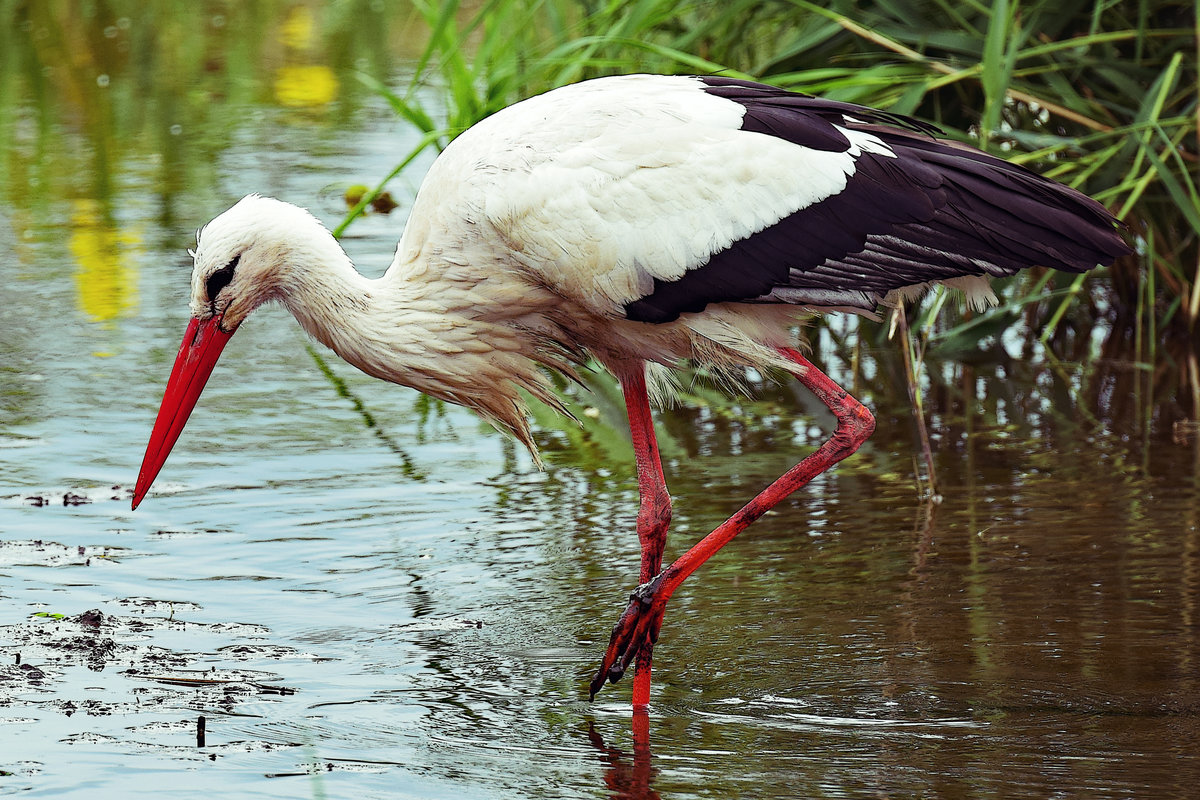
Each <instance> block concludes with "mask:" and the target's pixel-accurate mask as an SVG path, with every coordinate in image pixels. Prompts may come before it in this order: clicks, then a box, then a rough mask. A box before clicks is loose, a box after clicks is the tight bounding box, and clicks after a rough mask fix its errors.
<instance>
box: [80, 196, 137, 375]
mask: <svg viewBox="0 0 1200 800" xmlns="http://www.w3.org/2000/svg"><path fill="white" fill-rule="evenodd" d="M141 242H142V240H141V237H140V236H139V235H137V234H134V233H129V232H126V231H121V230H119V229H118V228H117V227H116V225H115V224H113V221H112V220H111V219H110V218H109V217H108V216H107V215H106V214H105V213H104V211H103V208H102V206H101V204H100V203H99V202H97V201H95V200H88V199H78V200H72V201H71V232H70V234H69V237H68V241H67V244H68V247H69V248H70V251H71V255H72V256H74V258H75V292H76V297H77V298H78V302H79V307H80V309H82V310H83V312H84V313H85V314H87V315H88V316H89V317H90V318H91V319H92V320H93V321H95V322H108V323H111V322H112V321H113V320H115V319H117V318H118V317H121V316H124V315H125V314H127V313H128V312H129V311H131V310H132V309H133V308H134V307H136V305H137V272H136V271H135V270H134V269H133V268H132V267H131V266H130V263H129V261H130V259H129V255H130V253H131V251H132V250H133V249H134V248H136V247H137V246H138V245H140V244H141ZM94 355H99V356H104V355H110V354H109V353H95V354H94Z"/></svg>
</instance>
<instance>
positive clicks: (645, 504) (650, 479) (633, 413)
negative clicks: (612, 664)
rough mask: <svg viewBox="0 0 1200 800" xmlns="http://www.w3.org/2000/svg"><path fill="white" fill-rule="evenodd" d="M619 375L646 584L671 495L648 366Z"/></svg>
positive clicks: (638, 681) (638, 695)
mask: <svg viewBox="0 0 1200 800" xmlns="http://www.w3.org/2000/svg"><path fill="white" fill-rule="evenodd" d="M620 377H621V388H622V389H623V390H624V392H625V408H626V410H627V411H628V412H629V431H630V434H631V435H632V438H633V454H634V458H635V459H636V461H637V477H638V493H639V494H640V495H641V505H640V506H639V507H638V517H637V532H638V541H639V542H640V543H641V545H642V570H641V577H640V578H639V582H640V583H646V582H647V581H649V580H650V579H651V578H653V577H654V576H655V575H657V574H658V571H659V570H660V569H662V555H663V546H664V545H665V544H666V541H667V526H669V525H670V524H671V495H670V493H669V492H668V491H667V481H666V478H664V477H663V469H662V458H661V457H660V456H659V453H658V439H657V438H655V435H654V419H653V418H652V417H651V415H650V399H649V397H648V396H647V395H646V367H645V365H644V364H640V363H639V364H638V365H637V366H636V367H635V368H633V369H630V370H629V371H628V372H627V373H625V374H623V375H621V376H620ZM653 652H654V645H653V644H652V643H648V644H647V645H645V646H643V647H642V648H641V650H640V651H639V653H638V657H637V669H636V671H635V673H634V679H633V705H634V707H635V708H638V707H642V706H645V705H647V704H648V703H649V702H650V662H651V659H652V656H653ZM593 694H595V693H594V692H593Z"/></svg>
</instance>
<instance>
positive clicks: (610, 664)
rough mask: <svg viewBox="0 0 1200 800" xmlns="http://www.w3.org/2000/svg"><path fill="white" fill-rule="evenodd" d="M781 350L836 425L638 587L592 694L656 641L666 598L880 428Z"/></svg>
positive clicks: (848, 398) (842, 394)
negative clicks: (821, 440)
mask: <svg viewBox="0 0 1200 800" xmlns="http://www.w3.org/2000/svg"><path fill="white" fill-rule="evenodd" d="M779 352H780V353H781V354H783V355H784V356H785V357H786V358H787V359H788V360H789V361H791V362H792V363H794V364H795V365H796V367H797V369H794V370H793V374H795V376H796V377H797V378H798V379H799V380H800V383H802V384H803V385H804V386H806V387H808V389H809V390H810V391H812V393H813V394H815V395H816V396H817V397H818V398H819V399H820V400H821V402H822V403H824V404H825V405H826V406H827V407H828V408H829V410H830V411H832V412H833V413H834V416H836V417H837V430H836V431H834V433H833V436H831V437H830V438H829V440H828V441H826V442H825V443H824V444H822V445H821V446H820V447H819V448H817V450H816V452H814V453H812V454H811V455H809V456H808V457H807V458H805V459H804V460H803V461H801V462H800V463H799V464H797V465H796V466H794V467H792V468H791V469H790V470H788V471H787V472H785V473H784V474H783V475H782V476H781V477H780V478H779V479H777V480H776V481H775V482H774V483H772V484H771V485H770V486H768V487H767V488H766V489H763V490H762V491H761V492H760V493H759V494H758V496H756V497H755V498H754V499H753V500H751V501H750V502H749V503H747V504H746V505H745V506H743V507H742V509H741V510H740V511H738V512H737V513H736V514H734V515H733V516H732V517H730V518H729V519H728V520H726V521H725V522H723V523H722V524H721V525H720V526H718V527H717V529H716V530H714V531H713V532H712V533H710V534H709V535H708V536H706V537H704V538H703V539H701V540H700V541H699V542H698V543H696V545H695V546H693V547H692V549H691V550H688V551H687V552H686V553H684V554H683V555H682V556H680V557H679V558H678V559H677V560H676V561H675V563H673V564H671V565H670V566H669V567H667V568H666V569H665V570H663V571H662V572H661V573H659V574H658V576H657V577H655V578H654V579H653V580H651V581H650V582H649V583H644V584H642V585H641V586H639V587H638V588H637V590H636V591H634V593H633V596H632V598H631V599H630V603H629V606H628V607H627V608H626V609H625V611H624V613H622V614H621V618H620V619H619V620H618V621H617V625H616V627H615V628H614V629H613V633H612V638H611V639H610V640H609V644H608V650H607V651H606V652H605V654H604V660H603V661H602V662H601V665H600V670H599V671H598V672H597V673H596V677H595V678H593V679H592V684H591V691H592V695H593V696H595V694H596V692H597V691H599V690H600V688H601V687H602V686H603V685H604V681H605V680H609V681H613V682H616V681H617V680H619V679H620V678H621V676H622V675H623V674H624V673H625V670H626V669H627V668H628V667H629V664H630V663H631V662H632V661H633V659H634V658H635V657H637V656H638V653H639V652H641V651H642V650H643V649H644V648H648V647H649V648H652V647H653V646H654V642H655V641H656V640H657V639H658V630H659V627H660V626H661V625H662V617H663V612H664V610H665V609H666V605H667V600H669V599H670V598H671V595H672V594H673V593H674V592H675V590H676V589H678V588H679V585H680V584H681V583H683V581H684V580H686V579H687V577H688V576H689V575H691V574H692V573H693V572H695V571H696V569H697V568H698V567H699V566H700V565H701V564H703V563H704V562H705V561H707V560H708V559H709V558H711V557H712V555H713V554H714V553H716V552H717V551H718V550H720V549H721V548H722V547H724V546H725V545H726V544H728V543H729V541H730V540H731V539H732V538H733V537H735V536H737V535H738V534H739V533H741V532H742V531H744V530H745V529H746V528H748V527H749V526H750V525H751V523H753V522H754V521H755V520H757V519H758V518H759V517H761V516H762V515H763V514H765V513H767V512H768V511H770V510H771V509H772V508H774V507H775V506H776V505H777V504H778V503H779V502H780V501H781V500H783V499H784V498H785V497H787V496H788V495H790V494H791V493H792V492H794V491H796V490H797V489H799V488H800V487H801V486H804V485H805V484H807V483H808V482H809V481H811V480H812V479H813V478H815V477H816V476H818V475H820V474H821V473H822V472H824V471H825V470H827V469H829V468H830V467H832V466H833V465H834V464H836V463H837V462H839V461H841V460H842V459H844V458H846V457H847V456H849V455H850V454H851V453H853V452H854V451H855V450H857V449H858V448H859V447H860V446H861V445H862V443H863V442H865V441H866V440H867V437H869V436H870V435H871V432H872V431H874V430H875V418H874V417H872V416H871V412H870V411H868V410H867V408H866V407H865V406H864V405H863V404H862V403H860V402H858V401H857V400H855V399H854V398H853V397H851V396H850V394H849V393H848V392H847V391H846V390H845V389H843V388H842V387H840V386H838V385H837V384H836V383H834V382H833V381H832V380H830V379H829V377H828V376H827V375H825V374H824V373H823V372H821V371H820V370H819V369H817V368H816V367H814V366H813V365H812V364H810V363H809V361H808V359H806V358H805V357H804V356H803V355H801V354H800V352H799V351H797V350H794V349H792V348H781V349H780V351H779ZM631 416H632V413H631ZM644 502H645V498H644V496H643V503H644ZM647 688H649V687H647ZM647 699H648V698H647Z"/></svg>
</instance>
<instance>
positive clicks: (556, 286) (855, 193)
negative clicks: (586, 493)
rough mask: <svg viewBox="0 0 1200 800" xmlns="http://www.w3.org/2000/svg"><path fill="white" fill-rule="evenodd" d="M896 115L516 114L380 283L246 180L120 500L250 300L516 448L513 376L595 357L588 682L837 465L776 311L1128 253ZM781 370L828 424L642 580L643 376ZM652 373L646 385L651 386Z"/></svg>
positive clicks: (544, 391) (497, 129) (563, 94)
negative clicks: (600, 625) (598, 509)
mask: <svg viewBox="0 0 1200 800" xmlns="http://www.w3.org/2000/svg"><path fill="white" fill-rule="evenodd" d="M936 133H937V131H936V129H934V128H932V127H931V126H929V125H926V124H925V123H922V122H918V121H916V120H913V119H909V118H907V117H902V116H899V115H896V114H889V113H886V112H883V111H877V110H875V109H871V108H865V107H861V106H856V105H851V104H848V103H840V102H836V101H832V100H823V99H819V98H815V97H809V96H805V95H801V94H795V93H792V92H787V91H783V90H780V89H777V88H773V87H770V86H764V85H760V84H756V83H750V82H746V81H740V80H732V79H729V78H721V77H682V76H673V77H668V76H661V75H629V76H623V77H612V78H601V79H597V80H591V81H586V82H583V83H579V84H576V85H573V86H567V87H564V88H561V89H556V90H554V91H551V92H547V93H546V94H543V95H541V96H539V97H534V98H532V99H529V100H525V101H523V102H520V103H517V104H515V105H513V106H511V107H509V108H507V109H505V110H503V111H501V112H499V113H497V114H495V115H493V116H491V117H489V118H488V119H485V120H483V121H482V122H480V123H479V124H477V125H475V126H474V127H473V128H471V129H470V130H468V131H466V132H465V133H463V134H462V135H461V136H459V137H458V138H457V139H456V140H454V142H453V143H451V144H450V146H449V147H447V148H446V150H445V152H443V153H442V154H441V155H440V156H439V157H438V159H437V160H436V161H435V163H434V164H433V166H432V167H431V168H430V170H429V174H428V175H427V176H426V178H425V181H424V183H423V184H422V186H421V189H420V192H419V193H418V194H417V197H416V200H415V202H414V203H413V207H412V212H411V214H410V216H409V219H408V223H407V225H406V227H405V229H404V235H403V237H402V238H401V239H400V243H399V245H398V247H397V249H396V256H395V259H394V260H393V262H392V264H391V266H390V267H389V268H388V270H387V272H386V274H384V275H383V276H382V277H381V278H379V279H377V280H369V279H367V278H364V277H363V276H362V275H360V274H359V273H358V272H357V271H356V270H355V269H354V267H353V266H352V264H351V263H350V260H349V258H348V257H347V256H346V254H345V252H343V250H342V248H341V247H340V246H339V245H338V243H337V242H336V241H335V240H334V238H333V237H332V236H331V235H330V234H329V232H328V231H327V230H326V229H325V228H324V227H322V225H321V224H320V223H319V222H318V221H317V220H316V219H315V218H314V217H313V216H312V215H311V214H309V212H307V211H305V210H303V209H301V208H298V207H296V206H293V205H289V204H287V203H283V202H280V201H278V200H273V199H270V198H266V197H260V196H257V195H250V196H249V197H246V198H244V199H242V200H241V201H240V202H238V203H237V204H236V205H234V206H233V207H232V208H230V209H229V210H228V211H225V212H224V213H223V214H221V215H220V216H218V217H216V218H215V219H214V220H213V221H212V222H210V223H209V224H208V225H206V226H205V227H204V228H203V229H202V230H201V231H200V233H199V235H198V238H197V247H196V249H195V251H194V252H193V253H192V255H193V258H194V261H195V267H194V271H193V273H192V287H191V322H190V324H189V326H188V329H187V333H186V334H185V336H184V339H183V344H182V346H181V347H180V350H179V354H178V357H177V359H176V361H175V365H174V368H173V370H172V372H171V377H170V380H169V382H168V384H167V389H166V393H165V395H164V397H163V401H162V407H161V409H160V411H159V414H158V418H157V421H156V422H155V425H154V430H153V433H152V434H151V437H150V443H149V445H148V446H147V449H146V456H145V460H144V462H143V464H142V469H141V473H140V474H139V475H138V481H137V487H136V489H135V492H134V497H133V506H134V507H135V508H136V507H137V505H138V503H139V502H141V500H142V499H143V497H144V496H145V494H146V492H147V491H148V490H149V489H150V485H151V483H152V482H153V481H154V478H155V476H156V475H157V474H158V472H159V470H160V468H161V467H162V465H163V462H164V461H165V460H166V458H167V454H168V453H169V451H170V449H171V447H172V445H173V444H174V443H175V441H176V439H177V438H178V436H179V433H180V431H181V430H182V429H183V426H184V424H185V422H186V421H187V418H188V415H189V414H190V412H191V410H192V408H193V406H194V405H195V402H196V399H197V398H198V397H199V395H200V392H201V390H202V389H203V387H204V384H205V381H206V380H207V379H208V376H209V374H210V373H211V371H212V369H213V366H214V364H215V363H216V361H217V358H218V356H219V355H220V353H221V350H222V348H223V347H224V346H225V343H226V342H227V341H228V340H229V338H230V337H231V336H232V335H233V334H234V332H235V331H236V330H237V329H238V327H239V326H240V325H241V324H242V322H244V321H245V319H246V317H247V316H248V315H249V314H250V312H252V311H253V310H254V309H255V308H257V307H258V306H260V305H262V304H263V303H266V302H269V301H278V302H280V303H282V304H283V305H284V306H286V307H287V309H288V310H289V311H291V313H292V314H293V315H294V316H295V317H296V319H297V320H299V322H300V324H301V325H302V326H303V327H304V329H305V330H306V331H308V333H309V334H310V335H312V336H313V337H314V338H316V339H317V340H319V341H321V342H322V343H324V344H325V345H327V346H329V347H330V348H332V349H333V350H334V351H335V352H336V353H338V354H339V355H340V356H341V357H342V358H344V359H346V360H347V361H349V362H350V363H351V364H353V365H354V366H356V367H358V368H359V369H361V370H363V371H364V372H366V373H368V374H369V375H373V376H375V377H378V378H382V379H383V380H387V381H392V382H393V383H398V384H402V385H405V386H411V387H413V388H416V389H418V390H420V391H422V392H425V393H426V394H429V395H432V396H434V397H437V398H441V399H443V400H447V401H450V402H453V403H459V404H461V405H463V406H466V407H468V408H471V409H474V410H475V411H476V412H478V413H479V414H480V415H482V416H483V417H484V418H485V419H487V420H489V421H490V422H492V423H493V424H494V425H496V426H497V427H498V428H500V429H502V430H504V431H507V432H508V433H510V434H512V435H513V436H514V437H515V438H516V439H518V440H519V441H520V442H522V443H523V444H524V445H525V446H527V447H528V448H529V449H530V450H531V452H534V456H535V458H536V451H535V449H534V442H533V437H532V435H531V433H530V430H529V425H528V422H527V420H526V410H525V407H524V403H523V401H522V395H521V390H525V391H526V392H528V393H529V394H530V395H532V396H533V397H535V398H537V399H539V400H541V401H543V402H545V403H547V404H549V405H551V406H553V407H555V408H558V409H560V410H561V405H560V403H559V401H558V400H557V399H556V397H555V394H554V392H553V391H552V389H551V386H550V384H549V382H548V380H547V376H546V369H547V368H549V369H552V370H559V371H561V372H563V373H565V374H568V375H570V374H573V368H574V366H576V365H578V364H580V363H582V362H583V361H584V360H585V359H587V358H588V357H593V358H595V359H596V360H597V361H599V362H600V363H601V364H603V365H604V366H605V367H606V368H607V369H608V370H610V371H611V372H612V373H613V374H614V375H615V376H616V377H617V378H618V379H619V380H620V382H621V385H622V387H623V390H624V394H625V401H626V404H627V407H628V412H629V422H630V429H631V433H632V439H633V447H634V453H635V456H636V461H637V475H638V484H639V487H640V493H641V506H640V510H639V512H638V516H637V531H638V536H639V539H640V542H641V548H642V564H641V582H642V585H641V586H639V587H638V588H637V590H636V591H635V592H634V593H633V596H632V598H631V600H630V603H629V605H628V607H627V608H626V609H625V611H624V613H623V614H622V615H621V617H620V620H619V621H618V623H617V625H616V628H615V629H614V631H613V634H612V638H611V641H610V643H609V646H608V649H607V651H606V653H605V655H604V658H603V661H602V663H601V666H600V669H599V671H598V672H597V674H596V677H595V679H594V680H593V681H592V683H591V687H590V688H591V693H592V695H593V696H594V695H595V693H596V691H597V690H598V689H599V688H601V687H602V686H603V685H604V682H605V680H612V681H616V680H617V679H618V678H620V677H621V675H622V674H623V673H624V672H625V670H626V669H627V668H628V667H629V665H630V664H631V663H633V662H634V661H635V659H636V661H637V676H636V678H635V680H634V689H633V703H634V706H635V707H641V706H645V705H646V704H647V703H648V702H649V698H650V664H651V651H652V648H653V645H654V642H655V641H656V639H657V637H658V631H659V626H660V624H661V622H662V617H663V611H664V608H665V606H666V603H667V600H668V598H670V596H671V594H672V593H673V592H674V591H675V590H676V588H677V587H678V586H679V585H680V583H681V582H682V581H683V580H684V579H685V578H687V576H688V575H690V574H691V573H692V572H693V571H694V570H695V569H696V568H697V567H699V566H700V565H701V564H702V563H704V561H705V560H707V559H708V558H709V557H710V556H712V554H713V553H715V552H716V551H717V550H719V549H720V548H721V547H722V546H724V545H725V544H726V543H727V542H728V541H729V540H730V539H732V538H733V537H734V536H736V535H737V534H738V533H739V532H741V531H742V530H744V529H745V528H746V527H747V526H748V525H750V524H751V523H752V522H754V521H755V520H756V519H758V518H759V517H760V516H762V514H764V513H765V512H766V511H767V510H769V509H770V508H771V507H772V506H774V505H775V504H776V503H778V502H779V501H780V500H782V499H783V498H785V497H786V496H788V495H789V494H791V493H792V492H794V491H795V490H796V489H798V488H799V487H801V486H803V485H804V484H806V483H807V482H808V481H810V480H811V479H812V478H813V477H814V476H816V475H818V474H819V473H821V472H822V471H824V470H826V469H828V468H829V467H830V466H832V465H833V464H834V463H836V462H838V461H840V460H841V459H843V458H845V457H847V456H849V455H850V454H851V453H853V452H854V451H855V450H856V449H857V448H858V447H859V445H861V444H862V442H863V441H864V440H865V439H866V438H867V437H868V436H869V435H870V434H871V431H872V430H873V429H874V426H875V422H874V419H873V418H872V416H871V414H870V412H868V411H867V409H866V408H865V407H864V406H863V405H862V404H861V403H859V402H858V401H857V400H855V399H854V398H853V397H851V396H850V395H849V394H848V393H847V392H846V391H845V390H844V389H842V388H841V387H839V386H837V385H836V384H835V383H834V382H833V381H831V380H830V379H829V378H828V377H826V376H825V375H824V374H822V373H821V372H820V371H819V370H818V369H817V368H816V367H814V366H813V365H812V364H811V363H809V362H808V360H807V359H806V358H805V357H804V356H803V355H802V354H801V352H800V351H799V350H798V349H797V347H798V343H797V342H795V341H794V340H793V333H792V332H793V331H794V330H795V324H796V321H797V319H800V318H803V317H805V316H806V315H811V314H814V313H822V312H826V311H830V310H843V311H855V312H863V313H871V312H874V311H875V310H876V309H878V308H879V307H881V306H887V305H889V304H893V303H895V302H896V300H897V298H902V297H905V296H910V295H913V294H915V293H916V292H919V291H920V290H922V289H924V288H926V287H928V286H930V285H931V284H935V283H941V284H945V285H948V286H952V287H955V288H958V289H961V290H962V291H963V292H964V293H965V295H966V299H967V301H968V302H970V303H972V304H974V305H976V306H981V305H985V304H987V303H989V302H994V300H995V298H994V296H993V295H992V293H991V290H990V289H989V287H988V279H989V278H991V277H994V276H1005V275H1012V274H1014V273H1016V272H1017V271H1019V270H1021V269H1023V268H1026V267H1030V266H1034V265H1041V266H1046V267H1053V268H1055V269H1059V270H1064V271H1067V272H1083V271H1085V270H1088V269H1090V268H1092V267H1094V266H1096V265H1097V264H1102V263H1103V264H1107V263H1109V262H1111V261H1112V260H1113V259H1114V258H1115V257H1117V256H1120V255H1123V254H1126V253H1128V252H1129V248H1128V246H1127V245H1126V244H1125V242H1124V241H1123V240H1122V238H1121V236H1120V235H1119V234H1118V232H1117V227H1118V226H1117V224H1116V221H1115V220H1114V219H1113V217H1112V216H1111V215H1110V214H1109V213H1108V212H1107V211H1106V210H1105V209H1104V207H1103V206H1101V205H1100V204H1099V203H1097V202H1095V201H1093V200H1091V199H1089V198H1087V197H1085V196H1084V195H1082V194H1080V193H1078V192H1076V191H1074V190H1072V189H1069V188H1067V187H1065V186H1062V185H1060V184H1058V183H1055V182H1053V181H1051V180H1048V179H1045V178H1042V177H1040V176H1038V175H1036V174H1034V173H1032V172H1029V171H1027V170H1025V169H1023V168H1021V167H1019V166H1014V165H1012V164H1009V163H1006V162H1005V161H1002V160H999V159H996V158H993V157H991V156H989V155H986V154H984V153H982V152H979V151H978V150H975V149H972V148H970V147H966V146H963V145H960V144H956V143H953V142H948V141H944V140H941V139H938V138H936ZM684 360H690V361H691V362H693V363H697V364H701V365H704V366H706V367H709V368H710V369H715V370H718V371H730V370H738V369H742V368H745V367H747V366H749V367H755V368H759V369H763V368H770V367H777V368H782V369H784V370H787V371H789V372H790V373H791V374H793V375H795V376H796V378H797V379H798V380H799V381H800V382H801V383H802V384H803V385H804V386H806V387H808V388H809V389H810V390H811V391H813V392H814V393H815V394H816V395H817V397H819V398H820V400H821V401H822V402H823V403H824V404H825V405H826V406H828V407H829V409H830V410H831V411H832V412H833V413H834V415H835V416H836V418H837V430H836V431H835V432H834V434H833V435H832V437H831V438H830V439H829V440H828V441H826V442H825V443H824V444H823V445H821V447H820V448H818V449H817V450H816V451H815V452H814V453H812V454H811V455H809V456H808V457H807V458H805V459H804V460H803V461H801V462H800V463H799V464H798V465H797V466H795V467H793V468H792V469H791V470H789V471H788V472H787V473H785V474H784V475H783V476H782V477H780V478H779V479H778V480H777V481H775V482H774V483H772V484H771V485H770V486H768V487H767V488H766V489H764V490H763V491H762V493H761V494H759V495H758V496H757V497H755V498H754V499H753V500H751V501H750V502H749V503H748V504H747V505H746V506H745V507H744V508H742V509H741V510H740V511H738V512H737V513H735V514H734V515H733V516H732V517H730V518H729V520H728V521H727V522H725V523H724V524H722V525H721V526H719V527H718V528H717V529H716V530H714V531H713V532H712V533H711V534H710V535H709V536H708V537H706V538H705V539H704V540H702V541H701V542H699V543H698V544H696V545H695V546H694V547H692V548H691V549H690V550H688V551H687V552H686V553H685V554H684V555H683V556H681V557H680V558H679V559H678V560H677V561H675V562H674V563H673V564H671V565H670V566H668V567H667V568H666V569H664V570H661V571H660V567H661V559H662V553H663V544H664V541H665V537H666V531H667V526H668V524H669V522H670V519H671V497H670V495H669V494H668V492H667V487H666V483H665V481H664V478H663V470H662V465H661V463H660V460H659V454H658V447H657V444H656V442H655V436H654V427H653V423H652V421H651V415H650V402H649V397H648V395H651V394H653V393H654V390H655V387H654V386H651V387H650V390H649V391H648V387H647V365H648V364H659V365H665V366H666V367H673V366H676V365H678V364H679V363H680V362H681V361H684ZM651 383H652V384H653V381H651Z"/></svg>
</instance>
